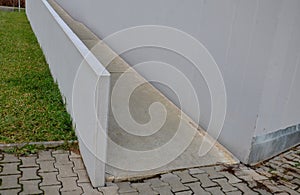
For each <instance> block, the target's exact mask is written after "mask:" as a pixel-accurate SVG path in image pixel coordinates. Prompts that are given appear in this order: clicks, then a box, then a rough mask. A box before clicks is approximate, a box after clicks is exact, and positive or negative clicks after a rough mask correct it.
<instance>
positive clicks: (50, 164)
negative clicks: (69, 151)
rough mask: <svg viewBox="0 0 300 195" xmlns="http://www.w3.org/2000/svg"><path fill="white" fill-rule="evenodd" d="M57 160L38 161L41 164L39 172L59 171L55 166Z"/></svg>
mask: <svg viewBox="0 0 300 195" xmlns="http://www.w3.org/2000/svg"><path fill="white" fill-rule="evenodd" d="M54 162H55V161H38V164H39V166H40V169H39V170H38V172H39V173H45V172H55V171H58V169H56V168H55V167H54Z"/></svg>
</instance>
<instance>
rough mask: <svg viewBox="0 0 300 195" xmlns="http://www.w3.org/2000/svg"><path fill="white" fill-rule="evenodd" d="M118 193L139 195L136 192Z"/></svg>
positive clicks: (121, 194)
mask: <svg viewBox="0 0 300 195" xmlns="http://www.w3.org/2000/svg"><path fill="white" fill-rule="evenodd" d="M120 195H139V193H138V192H127V193H120Z"/></svg>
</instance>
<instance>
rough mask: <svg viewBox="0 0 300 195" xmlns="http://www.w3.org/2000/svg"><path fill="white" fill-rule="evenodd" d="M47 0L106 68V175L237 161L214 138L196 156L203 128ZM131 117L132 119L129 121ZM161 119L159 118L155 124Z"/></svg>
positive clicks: (130, 175) (135, 176)
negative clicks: (108, 104) (108, 102)
mask: <svg viewBox="0 0 300 195" xmlns="http://www.w3.org/2000/svg"><path fill="white" fill-rule="evenodd" d="M49 3H50V4H51V5H52V7H53V8H54V9H55V10H56V11H57V12H58V14H59V15H60V16H61V17H62V18H63V20H64V21H65V22H66V23H67V24H68V25H69V26H70V28H71V29H72V30H73V31H74V33H75V34H76V35H77V36H78V37H79V38H80V39H81V40H82V41H83V43H85V45H86V46H87V47H88V48H89V49H90V50H91V51H92V52H93V54H94V55H95V56H96V58H97V59H98V60H99V61H100V62H101V63H102V64H103V65H104V66H106V68H107V70H108V71H109V72H110V74H111V94H112V97H111V107H110V115H109V124H108V146H107V149H108V151H107V165H106V172H107V176H108V178H109V179H116V180H127V179H130V180H132V179H138V178H145V177H151V176H153V175H156V174H159V173H164V172H168V171H171V170H177V169H183V168H191V167H197V166H204V165H213V164H217V163H228V164H232V163H236V162H237V160H236V159H235V158H234V157H233V156H232V155H231V154H230V153H229V152H228V151H227V150H226V149H225V148H224V147H223V146H221V145H220V144H219V143H217V142H216V144H215V145H214V146H213V147H212V149H211V150H210V151H209V152H208V153H207V154H205V155H204V156H201V157H200V156H199V155H198V152H199V148H200V146H201V144H202V142H203V138H204V135H205V131H203V130H202V129H200V128H199V127H197V125H195V123H194V122H193V121H192V120H191V119H190V118H189V117H187V116H186V115H185V114H184V113H182V112H181V111H180V110H179V109H178V108H177V107H176V106H175V105H174V104H173V103H172V102H170V101H169V100H168V99H167V98H166V97H165V96H163V95H162V94H161V93H160V92H159V91H158V90H157V89H155V88H154V87H153V86H152V85H151V84H150V83H148V82H146V81H145V80H144V79H143V78H142V77H141V76H140V75H139V74H138V73H137V72H135V71H134V70H132V69H131V68H130V66H129V65H128V64H127V63H126V62H125V61H124V60H123V59H121V58H120V57H119V56H117V55H116V54H115V53H114V52H113V51H112V50H111V49H110V48H109V47H108V46H106V45H105V44H104V43H102V42H101V41H100V39H99V38H98V37H97V36H95V35H94V34H93V33H92V32H91V31H90V30H89V29H88V28H86V27H85V26H84V25H83V24H81V23H79V22H76V21H75V20H73V19H72V18H71V17H70V16H69V15H68V14H67V13H65V12H64V10H62V9H61V8H60V7H59V6H58V5H57V4H56V3H55V2H54V1H52V0H51V1H49ZM134 85H137V86H138V87H136V88H135V90H134V91H133V92H132V93H131V94H130V98H129V99H128V93H129V91H130V86H134ZM122 86H123V87H122ZM124 86H127V87H124ZM114 90H115V91H114ZM161 105H163V107H164V109H162V107H161ZM127 109H128V111H129V113H130V114H128V112H127ZM130 116H131V117H132V118H131V117H130ZM131 119H133V120H134V121H135V122H136V124H131V123H132V121H131ZM153 121H154V123H153ZM156 121H158V122H156ZM161 121H163V123H162V124H161V125H160V124H159V123H160V122H161ZM130 127H132V129H130ZM143 127H144V129H143ZM139 128H140V129H139ZM151 128H152V129H151ZM152 130H153V132H152ZM154 130H157V131H154ZM145 135H147V136H145Z"/></svg>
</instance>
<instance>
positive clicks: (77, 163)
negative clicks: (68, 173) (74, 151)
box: [71, 158, 85, 170]
mask: <svg viewBox="0 0 300 195" xmlns="http://www.w3.org/2000/svg"><path fill="white" fill-rule="evenodd" d="M71 161H72V162H73V163H74V170H84V169H85V167H84V164H83V162H82V159H81V158H72V159H71Z"/></svg>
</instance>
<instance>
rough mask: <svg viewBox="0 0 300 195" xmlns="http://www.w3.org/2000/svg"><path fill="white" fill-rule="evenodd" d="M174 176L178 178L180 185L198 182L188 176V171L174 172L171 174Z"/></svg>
mask: <svg viewBox="0 0 300 195" xmlns="http://www.w3.org/2000/svg"><path fill="white" fill-rule="evenodd" d="M173 173H174V174H176V175H177V176H178V177H180V179H181V180H180V181H181V182H182V183H190V182H195V181H198V179H196V178H194V177H192V176H191V175H190V174H189V171H188V170H184V171H174V172H173Z"/></svg>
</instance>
